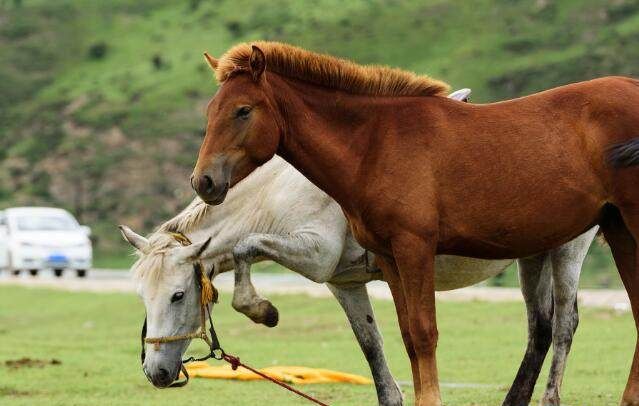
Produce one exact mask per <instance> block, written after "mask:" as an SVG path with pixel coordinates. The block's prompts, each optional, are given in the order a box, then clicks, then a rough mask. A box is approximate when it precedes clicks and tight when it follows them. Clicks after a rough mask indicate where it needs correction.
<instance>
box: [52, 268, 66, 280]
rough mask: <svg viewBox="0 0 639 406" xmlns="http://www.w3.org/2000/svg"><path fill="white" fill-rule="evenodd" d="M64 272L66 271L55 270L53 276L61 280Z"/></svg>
mask: <svg viewBox="0 0 639 406" xmlns="http://www.w3.org/2000/svg"><path fill="white" fill-rule="evenodd" d="M63 271H64V269H54V270H53V274H54V275H55V276H56V278H59V277H61V276H62V272H63Z"/></svg>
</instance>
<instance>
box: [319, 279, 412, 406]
mask: <svg viewBox="0 0 639 406" xmlns="http://www.w3.org/2000/svg"><path fill="white" fill-rule="evenodd" d="M326 286H328V288H329V289H330V290H331V292H333V295H335V298H337V301H338V302H339V304H340V305H341V306H342V308H343V309H344V312H345V313H346V317H348V321H349V322H350V324H351V327H352V329H353V333H355V337H356V338H357V342H358V343H359V346H360V348H361V349H362V352H363V353H364V356H366V361H368V365H369V367H370V369H371V373H372V374H373V379H374V380H375V388H376V389H377V399H378V400H379V404H380V405H381V406H398V405H401V404H402V392H401V390H400V389H399V386H398V385H397V382H395V379H394V378H393V375H391V372H390V370H389V369H388V364H387V363H386V357H385V356H384V349H383V341H382V335H381V334H380V332H379V330H378V328H377V323H376V322H375V317H374V314H373V308H372V307H371V302H370V300H369V298H368V292H367V291H366V285H364V284H362V285H360V286H356V287H354V288H343V287H339V286H335V285H332V284H331V283H327V284H326Z"/></svg>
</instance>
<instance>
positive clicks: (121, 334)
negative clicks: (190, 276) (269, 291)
mask: <svg viewBox="0 0 639 406" xmlns="http://www.w3.org/2000/svg"><path fill="white" fill-rule="evenodd" d="M273 299H274V303H275V304H276V305H278V306H279V309H280V314H281V316H282V317H281V323H280V325H279V326H278V327H277V328H275V329H272V330H269V329H266V328H264V327H259V326H256V325H253V324H252V323H251V322H250V321H248V320H247V319H246V318H244V316H242V315H240V314H238V313H235V312H234V311H233V310H232V309H231V307H230V306H229V300H230V298H229V297H228V296H227V295H224V296H223V297H222V300H221V303H220V304H219V305H218V306H217V307H216V309H215V313H214V318H215V320H216V327H217V330H218V332H219V334H220V338H221V340H222V343H223V344H224V346H225V348H226V349H227V351H229V352H231V353H237V354H239V355H241V356H242V359H243V360H244V361H246V362H248V363H250V364H252V365H255V366H258V367H259V366H267V365H272V364H280V365H286V364H288V365H305V366H315V367H326V368H332V369H338V370H343V371H348V372H353V373H358V374H363V375H366V376H369V372H368V368H367V365H366V363H365V361H364V358H363V356H362V354H361V353H360V351H359V349H358V347H357V343H356V342H355V340H354V339H353V337H352V333H351V331H350V329H349V327H348V326H347V323H346V320H345V317H344V316H343V314H342V313H341V311H340V309H339V307H338V305H337V303H336V302H335V301H333V300H328V299H309V298H308V297H305V296H279V297H274V298H273ZM0 309H1V311H0V326H1V327H0V341H1V342H2V345H1V346H0V361H2V362H3V363H4V361H6V360H10V359H17V358H21V357H30V358H38V359H51V358H56V359H59V360H60V361H62V365H59V366H47V367H44V368H23V369H19V370H11V369H9V368H7V367H5V366H4V365H0V403H2V404H3V405H34V404H47V405H68V404H87V403H91V404H107V403H109V404H121V405H137V404H150V403H154V404H176V403H177V404H182V403H184V402H187V401H188V403H194V404H196V403H203V402H207V403H211V404H228V402H230V400H231V399H233V404H234V405H238V406H240V405H254V404H258V403H262V402H264V400H268V401H269V402H271V404H277V405H298V404H300V401H299V400H298V399H296V398H295V397H292V396H290V395H289V394H287V393H285V392H283V391H281V390H279V389H278V388H276V387H273V386H272V385H269V384H266V383H255V382H251V383H239V382H229V381H209V380H199V379H194V380H193V381H192V383H191V384H190V385H189V386H188V387H186V388H184V389H179V390H165V391H159V390H155V389H153V388H152V387H151V386H150V385H149V383H148V382H147V381H146V379H145V378H144V377H143V375H142V372H141V370H140V365H139V361H138V360H139V358H138V357H139V352H138V351H139V347H138V345H139V344H138V343H139V341H138V340H139V339H138V337H139V328H140V324H141V322H142V319H143V317H144V311H143V308H142V305H141V304H140V303H139V301H138V300H137V299H136V298H135V297H134V296H133V295H125V294H95V293H69V292H59V291H48V290H39V289H38V290H36V289H33V290H32V289H24V288H16V287H6V286H3V287H0ZM43 309H46V311H44V310H43ZM375 309H376V316H377V317H376V318H377V320H378V322H379V323H380V324H381V328H382V330H383V332H384V336H385V349H386V352H387V357H388V359H389V362H390V366H391V369H392V371H393V372H394V374H395V376H396V377H397V379H399V380H400V381H408V380H409V379H410V371H409V366H408V362H407V358H406V356H405V353H404V350H403V347H402V344H401V338H400V335H399V332H398V329H397V326H396V319H395V315H394V310H393V306H392V303H390V302H377V303H375ZM581 313H582V314H581V324H580V327H579V330H578V332H577V336H576V338H575V342H574V344H573V351H572V354H571V358H570V362H569V363H568V371H567V375H566V378H565V381H564V390H563V396H562V400H563V401H564V402H565V403H566V404H573V405H574V404H582V405H583V404H589V405H591V404H597V405H616V404H617V401H618V399H619V397H620V394H621V391H622V390H623V386H624V384H625V380H626V374H627V372H628V370H629V367H630V360H631V358H632V357H631V353H632V351H633V346H634V345H633V341H634V331H633V327H632V318H631V316H630V315H629V314H624V315H621V316H619V315H615V314H614V313H611V312H609V311H604V310H593V309H582V311H581ZM438 319H439V330H440V345H439V348H438V363H439V367H440V379H441V381H442V382H444V383H446V382H448V383H475V384H485V385H489V387H487V388H453V387H451V386H450V385H448V386H447V385H444V387H443V397H444V401H445V404H448V405H455V406H459V405H495V404H499V403H500V401H501V400H502V399H503V397H504V396H505V393H506V390H507V387H508V385H509V384H510V382H511V379H512V378H513V377H514V374H515V372H516V369H517V367H518V365H519V361H520V357H521V355H522V353H523V346H524V339H525V333H524V332H525V322H524V310H523V305H522V304H519V303H517V304H486V303H440V304H439V307H438ZM193 347H194V350H200V351H204V348H203V347H202V346H201V345H200V344H197V345H194V346H193ZM545 376H547V368H546V369H544V372H542V379H541V380H542V382H543V381H544V380H545ZM542 386H543V385H540V387H538V391H537V392H536V395H535V396H536V397H538V396H539V395H540V389H541V387H542ZM303 389H304V390H308V391H310V392H311V393H313V394H315V395H316V396H318V397H320V398H321V399H324V400H326V401H329V402H330V403H331V404H335V405H353V406H355V405H364V404H366V405H368V404H374V403H375V395H374V388H373V387H372V386H349V385H311V386H304V387H303ZM405 389H406V390H408V392H410V390H409V389H407V388H405ZM409 399H410V395H409ZM408 404H411V403H410V402H409V403H408Z"/></svg>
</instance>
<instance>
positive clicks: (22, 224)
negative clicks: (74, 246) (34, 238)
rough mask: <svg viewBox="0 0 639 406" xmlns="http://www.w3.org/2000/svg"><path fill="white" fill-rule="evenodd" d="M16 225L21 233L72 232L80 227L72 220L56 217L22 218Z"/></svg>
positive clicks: (19, 218)
mask: <svg viewBox="0 0 639 406" xmlns="http://www.w3.org/2000/svg"><path fill="white" fill-rule="evenodd" d="M16 223H17V226H18V230H20V231H70V230H74V229H76V228H77V227H78V223H76V221H75V220H73V219H72V218H70V217H67V216H56V215H45V216H42V215H39V216H28V217H27V216H20V217H18V218H17V221H16Z"/></svg>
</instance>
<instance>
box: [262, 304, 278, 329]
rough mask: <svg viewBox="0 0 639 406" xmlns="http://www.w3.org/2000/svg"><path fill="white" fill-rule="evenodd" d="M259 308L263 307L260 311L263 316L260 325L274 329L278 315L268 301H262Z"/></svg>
mask: <svg viewBox="0 0 639 406" xmlns="http://www.w3.org/2000/svg"><path fill="white" fill-rule="evenodd" d="M260 307H264V309H263V310H262V312H261V313H262V314H263V315H264V318H263V321H262V324H264V325H265V326H266V327H275V326H277V323H278V322H279V321H280V314H279V312H278V311H277V309H276V308H275V306H273V305H272V304H271V302H269V301H264V302H262V303H261V304H260Z"/></svg>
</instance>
